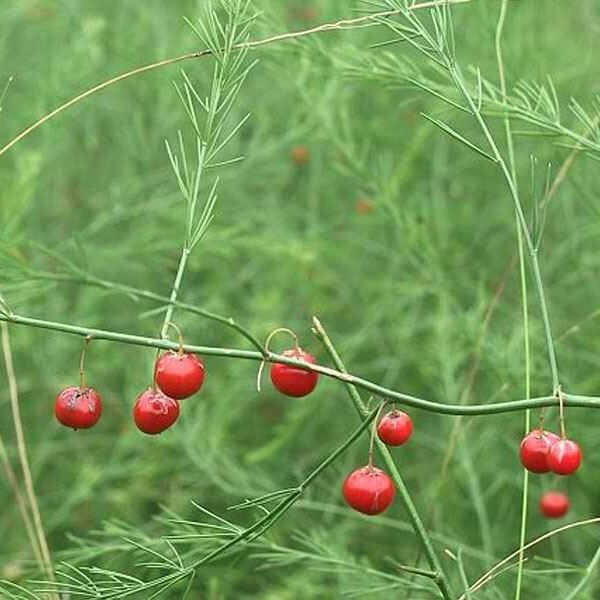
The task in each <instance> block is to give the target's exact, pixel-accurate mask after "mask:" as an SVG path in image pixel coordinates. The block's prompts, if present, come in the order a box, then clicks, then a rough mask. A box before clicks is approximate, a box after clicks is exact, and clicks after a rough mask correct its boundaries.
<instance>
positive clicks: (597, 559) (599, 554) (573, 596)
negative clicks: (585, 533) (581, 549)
mask: <svg viewBox="0 0 600 600" xmlns="http://www.w3.org/2000/svg"><path fill="white" fill-rule="evenodd" d="M599 563H600V546H598V549H597V550H596V552H595V553H594V556H593V558H592V560H591V561H590V564H589V565H588V566H587V568H586V570H585V575H584V576H583V577H582V578H581V580H580V581H579V583H578V584H577V585H576V586H575V587H574V588H573V590H572V591H571V593H570V594H569V595H568V596H567V597H566V598H565V600H577V598H579V597H580V596H579V594H580V593H581V592H582V591H583V589H584V588H585V586H586V585H587V584H588V583H589V581H590V578H591V577H592V573H593V572H594V569H596V567H597V566H598V564H599Z"/></svg>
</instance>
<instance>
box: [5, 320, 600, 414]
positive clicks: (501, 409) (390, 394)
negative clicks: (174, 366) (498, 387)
mask: <svg viewBox="0 0 600 600" xmlns="http://www.w3.org/2000/svg"><path fill="white" fill-rule="evenodd" d="M0 321H5V322H7V323H13V324H15V325H24V326H27V327H37V328H39V329H48V330H51V331H60V332H62V333H69V334H72V335H78V336H81V337H87V336H90V337H92V338H94V339H95V340H107V341H112V342H120V343H123V344H130V345H134V346H145V347H147V348H160V349H163V350H178V349H179V348H180V346H179V342H171V341H169V340H164V339H159V338H150V337H144V336H140V335H133V334H129V333H119V332H116V331H107V330H104V329H92V328H89V327H80V326H78V325H70V324H68V323H57V322H55V321H45V320H42V319H34V318H31V317H23V316H20V315H16V314H14V313H12V314H9V315H5V314H0ZM183 349H184V350H185V351H186V352H194V353H196V354H204V355H206V356H221V357H226V358H242V359H247V360H257V361H261V360H264V361H267V362H278V363H283V364H286V365H290V366H294V367H301V368H302V369H303V370H305V371H314V372H316V373H320V374H322V375H325V376H326V377H331V378H332V379H338V380H339V381H343V382H344V383H347V384H349V385H351V386H353V387H357V388H361V389H364V390H367V391H369V392H372V393H374V394H376V395H378V396H381V397H384V398H390V399H394V400H399V401H401V402H402V403H403V404H405V405H406V406H412V407H414V408H418V409H420V410H427V411H430V412H436V413H440V414H444V415H466V416H479V415H495V414H501V413H508V412H517V411H521V410H526V409H528V408H543V407H545V406H556V405H557V398H556V395H555V394H553V395H551V396H540V397H538V398H528V399H524V400H511V401H509V402H496V403H491V404H474V405H467V406H465V405H462V404H444V403H441V402H433V401H431V400H425V399H423V398H419V397H417V396H411V395H410V394H405V393H403V392H398V391H395V390H391V389H389V388H386V387H383V386H381V385H377V384H376V383H373V382H372V381H368V380H367V379H363V378H362V377H357V376H356V375H352V374H350V373H345V372H343V371H341V370H340V371H336V370H335V369H330V368H329V367H323V366H321V365H315V364H311V363H307V362H304V361H301V360H296V359H293V358H289V357H287V356H283V355H281V354H275V353H273V352H267V353H266V354H262V353H260V352H256V351H253V350H238V349H234V348H215V347H212V346H195V345H192V344H185V345H184V346H183ZM562 395H563V401H564V406H565V407H572V408H574V407H579V408H600V397H598V396H582V395H577V394H567V393H565V392H563V393H562Z"/></svg>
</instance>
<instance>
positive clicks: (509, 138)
mask: <svg viewBox="0 0 600 600" xmlns="http://www.w3.org/2000/svg"><path fill="white" fill-rule="evenodd" d="M507 11H508V0H502V4H501V6H500V15H499V16H498V25H497V27H496V60H497V63H498V76H499V79H500V92H501V94H502V99H503V100H504V101H506V77H505V73H504V59H503V56H502V35H503V32H504V23H505V21H506V13H507ZM504 133H505V136H506V146H507V148H508V163H509V165H510V173H511V177H512V180H513V182H514V184H515V189H516V190H518V180H517V168H516V161H515V147H514V142H513V135H512V127H511V123H510V118H509V116H508V113H505V114H504ZM534 201H535V199H534ZM515 217H516V225H517V246H518V251H519V270H520V275H521V307H522V311H523V342H524V352H525V398H529V397H530V396H531V357H530V349H529V313H528V294H527V273H526V271H525V256H524V252H523V233H522V231H521V226H520V222H519V215H518V214H517V213H515ZM536 264H537V255H536ZM537 271H538V273H539V266H538V269H537ZM544 306H545V305H544ZM543 318H544V319H548V315H547V314H546V315H544V317H543ZM548 349H549V352H550V353H551V355H552V356H553V354H554V345H553V344H552V343H550V344H548ZM555 364H556V359H555V358H554V357H553V358H551V359H550V365H551V368H552V366H553V365H555ZM552 380H553V386H554V389H555V390H556V389H557V388H556V386H557V385H558V375H557V373H556V372H555V371H554V370H553V371H552ZM530 428H531V411H530V410H526V411H525V432H526V433H527V432H528V431H529V430H530ZM528 495H529V471H527V470H526V469H523V491H522V495H521V525H520V532H519V558H518V566H517V583H516V589H515V600H520V598H521V586H522V583H523V565H524V555H525V553H524V550H523V547H524V546H525V539H526V536H527V509H528V502H527V500H528ZM467 597H468V596H467Z"/></svg>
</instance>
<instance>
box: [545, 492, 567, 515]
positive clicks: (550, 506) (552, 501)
mask: <svg viewBox="0 0 600 600" xmlns="http://www.w3.org/2000/svg"><path fill="white" fill-rule="evenodd" d="M539 506H540V512H541V513H542V514H543V515H544V516H545V517H548V518H549V519H560V518H561V517H564V516H565V515H566V514H567V513H568V512H569V508H570V506H571V502H570V501H569V497H568V496H567V495H566V494H564V493H563V492H556V491H552V492H546V493H545V494H543V495H542V497H541V498H540V504H539Z"/></svg>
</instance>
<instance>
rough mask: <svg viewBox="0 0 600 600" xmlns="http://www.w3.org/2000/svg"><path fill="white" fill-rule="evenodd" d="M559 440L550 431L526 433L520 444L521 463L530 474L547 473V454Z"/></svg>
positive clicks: (548, 469) (540, 430)
mask: <svg viewBox="0 0 600 600" xmlns="http://www.w3.org/2000/svg"><path fill="white" fill-rule="evenodd" d="M559 440H560V438H559V437H558V436H557V435H556V434H555V433H552V432H551V431H544V430H543V429H536V430H534V431H531V432H530V433H528V434H527V435H526V436H525V437H524V438H523V441H522V442H521V449H520V455H521V463H522V464H523V466H524V467H525V468H526V469H527V470H528V471H531V472H532V473H548V471H550V466H549V465H548V453H549V452H550V448H552V446H553V445H554V444H555V443H556V442H557V441H559Z"/></svg>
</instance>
